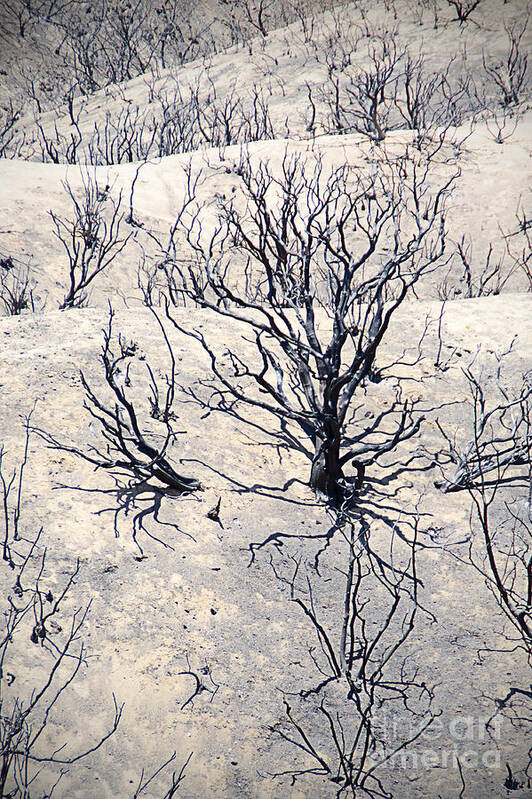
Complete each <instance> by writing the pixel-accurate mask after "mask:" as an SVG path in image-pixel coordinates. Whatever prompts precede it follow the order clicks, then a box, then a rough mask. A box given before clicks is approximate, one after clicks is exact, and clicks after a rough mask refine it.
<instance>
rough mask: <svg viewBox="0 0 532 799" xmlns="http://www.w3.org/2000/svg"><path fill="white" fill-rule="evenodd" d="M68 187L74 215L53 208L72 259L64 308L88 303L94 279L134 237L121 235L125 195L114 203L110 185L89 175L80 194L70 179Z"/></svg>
mask: <svg viewBox="0 0 532 799" xmlns="http://www.w3.org/2000/svg"><path fill="white" fill-rule="evenodd" d="M64 188H65V191H66V192H67V194H68V196H69V197H70V199H71V201H72V205H73V208H74V214H73V218H71V219H64V218H62V217H60V216H58V215H57V214H55V213H54V212H53V211H50V216H51V217H52V220H53V222H54V226H55V230H54V235H55V236H56V237H57V238H58V239H59V241H60V242H61V244H62V245H63V247H64V249H65V252H66V254H67V258H68V267H69V286H68V290H67V293H66V294H65V297H64V299H63V301H62V303H61V305H60V306H59V307H60V309H61V310H64V309H65V308H79V307H81V306H82V305H84V304H85V302H86V301H87V299H88V296H87V289H88V288H89V286H90V285H91V284H92V282H93V280H94V279H95V278H96V277H97V276H98V275H99V274H101V273H102V272H103V271H104V270H105V269H107V268H108V267H109V266H110V265H111V264H112V262H113V261H114V260H115V258H116V257H117V256H118V255H119V254H120V253H121V252H122V250H123V249H124V247H125V246H126V244H127V243H128V241H129V239H130V237H131V234H128V235H127V236H125V237H122V236H121V233H120V226H121V224H122V221H123V214H122V212H121V210H120V205H121V196H119V198H118V201H117V202H114V201H113V200H112V198H111V197H110V196H109V190H110V187H109V186H105V187H103V188H102V187H101V186H100V185H99V184H98V181H97V180H96V178H93V177H91V175H89V174H87V175H86V176H85V177H84V178H83V186H82V190H81V193H80V194H79V195H76V193H75V192H74V190H73V189H72V187H71V186H70V185H69V183H68V182H67V183H65V184H64Z"/></svg>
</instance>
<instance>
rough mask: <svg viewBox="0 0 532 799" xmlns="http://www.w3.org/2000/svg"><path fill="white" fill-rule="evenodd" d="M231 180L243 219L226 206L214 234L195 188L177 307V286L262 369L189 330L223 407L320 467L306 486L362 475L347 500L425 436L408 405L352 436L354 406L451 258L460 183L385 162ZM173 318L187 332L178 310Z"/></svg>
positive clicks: (242, 169) (180, 258)
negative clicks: (236, 183)
mask: <svg viewBox="0 0 532 799" xmlns="http://www.w3.org/2000/svg"><path fill="white" fill-rule="evenodd" d="M236 171H237V173H238V174H239V176H240V180H241V187H242V189H243V195H244V200H245V209H242V208H239V205H238V200H236V199H233V200H231V201H226V202H224V201H219V203H218V208H217V224H216V227H215V229H214V231H213V232H207V228H206V224H205V220H204V218H203V216H202V214H203V211H202V209H201V208H200V206H199V205H198V204H197V203H196V202H195V201H194V193H195V186H196V185H197V181H196V182H194V181H193V180H189V182H188V187H189V190H188V196H187V198H186V199H185V202H184V205H183V208H182V210H181V213H180V216H179V219H178V222H177V224H176V226H175V227H174V228H173V233H172V241H171V242H170V244H169V246H168V247H167V259H168V260H171V263H172V271H171V275H170V278H171V280H170V285H171V288H172V289H173V295H172V296H174V297H175V296H176V289H177V287H179V291H180V292H181V293H182V295H183V296H185V297H187V298H190V299H192V300H193V301H194V302H195V303H196V304H197V305H198V306H200V307H202V308H206V309H209V310H210V311H212V312H214V313H215V314H218V315H220V316H224V317H228V318H230V319H233V320H236V321H238V322H240V323H243V325H244V326H247V328H248V330H251V331H252V335H253V344H254V346H255V354H256V356H257V362H256V363H252V362H250V361H249V360H244V357H243V356H242V355H240V354H239V353H236V352H234V351H231V350H230V351H227V352H226V353H225V356H224V357H222V356H220V354H219V352H216V351H215V348H214V346H213V344H212V342H209V341H207V339H206V338H205V336H204V334H203V333H202V332H201V331H199V330H193V331H190V330H188V331H187V330H184V332H186V333H188V334H189V335H192V336H194V337H195V338H196V339H197V340H198V341H199V342H200V343H201V344H202V346H203V347H204V349H205V350H206V352H207V353H208V354H209V357H210V359H211V368H212V372H213V373H214V375H215V378H216V380H217V383H218V387H219V388H218V391H219V393H218V396H219V397H225V398H228V397H229V398H231V400H232V401H233V402H234V401H235V400H236V402H237V403H239V402H242V403H244V404H246V405H248V406H251V407H252V408H257V409H262V410H263V411H265V412H266V413H269V414H271V415H273V416H274V417H277V419H278V420H279V421H280V428H281V433H280V435H281V436H282V437H283V438H284V440H285V441H287V442H289V445H291V446H292V447H295V448H297V449H299V450H300V451H302V452H304V453H305V455H307V457H308V458H309V459H310V461H311V464H312V465H311V474H310V480H309V482H310V486H311V487H312V488H313V489H314V490H315V491H316V492H318V493H320V494H322V495H325V496H326V497H328V498H331V499H333V498H338V497H339V496H340V495H342V494H344V493H345V490H346V488H347V487H348V486H347V483H349V480H347V481H346V479H345V477H344V469H345V467H346V465H347V464H348V463H350V462H351V463H353V464H354V466H355V469H356V472H357V477H356V480H354V481H353V480H352V481H351V490H352V487H353V483H354V485H355V488H356V487H357V486H359V485H360V484H361V481H362V479H363V475H364V470H365V468H366V466H367V465H369V464H370V463H373V462H374V461H375V460H376V459H377V458H378V457H379V456H380V455H382V454H383V453H384V452H387V451H390V450H391V449H393V448H394V447H395V446H396V445H397V444H398V443H399V442H400V441H401V440H404V439H405V438H408V437H409V436H412V435H413V434H414V433H416V432H417V430H418V427H419V423H420V422H419V419H414V417H413V415H412V412H411V411H412V409H411V407H410V406H409V404H408V403H405V402H402V401H401V402H400V401H398V402H397V404H396V406H395V408H394V409H393V411H394V412H393V413H392V415H391V418H394V417H395V419H396V421H395V426H394V429H393V430H391V431H385V430H384V429H383V427H384V425H385V423H386V421H389V420H390V416H388V419H384V420H383V419H382V418H381V420H380V422H381V423H382V422H383V421H384V424H383V425H382V427H381V426H379V424H377V426H375V425H372V426H370V429H368V425H367V420H365V421H364V422H362V425H361V429H360V430H359V431H358V433H357V434H355V435H351V433H350V431H349V430H348V426H349V425H350V423H351V422H352V421H353V419H354V417H355V415H356V410H354V409H353V408H352V403H353V399H354V397H355V395H358V394H359V393H360V392H361V391H363V390H364V388H365V386H367V384H368V382H372V381H373V382H378V381H379V380H381V379H382V378H383V377H384V376H385V372H384V371H383V370H382V369H379V368H378V367H377V365H376V356H377V353H378V351H379V348H380V345H381V343H382V341H383V338H384V336H385V334H386V332H387V330H388V328H389V325H390V321H391V319H392V316H393V314H394V312H395V311H396V310H397V308H399V306H400V305H401V304H402V302H403V301H404V300H405V298H406V297H407V296H408V295H409V293H410V292H411V291H412V289H413V287H414V286H415V285H416V283H417V282H418V281H419V280H420V279H421V278H422V276H423V275H425V274H427V273H428V272H430V271H431V270H433V269H435V268H436V267H437V265H438V263H439V262H440V260H441V258H442V256H443V254H444V250H445V227H444V205H445V198H446V195H447V194H448V192H449V189H450V186H451V184H452V182H453V178H451V179H449V180H448V181H447V182H446V183H445V185H443V186H441V187H440V188H439V189H438V190H436V191H431V190H430V188H429V164H427V163H424V164H423V163H421V162H420V160H417V161H409V160H408V159H407V158H403V159H400V160H399V162H395V163H393V164H392V163H389V162H388V163H383V162H380V163H377V164H375V165H374V172H373V174H372V175H370V176H368V177H363V176H361V175H360V173H358V172H357V171H355V170H354V169H352V168H350V167H349V166H346V165H344V166H342V167H339V168H336V169H331V170H329V171H327V170H326V168H325V166H324V164H323V163H322V161H321V160H320V159H319V158H318V159H316V160H315V161H314V163H313V164H311V165H308V164H305V163H303V160H302V159H301V157H299V156H293V157H292V156H288V155H286V156H285V157H284V160H283V163H282V166H281V172H280V176H279V177H276V176H275V174H274V173H273V171H272V170H271V168H270V166H269V165H268V163H264V162H260V163H258V164H252V163H251V162H250V160H249V159H246V158H244V159H242V160H241V163H240V165H239V166H237V168H236ZM235 196H238V195H236V194H235ZM178 231H181V232H182V233H184V237H185V238H186V242H187V244H188V251H186V254H185V250H184V249H183V245H182V244H181V243H180V242H178V240H177V233H178ZM170 256H171V258H170ZM239 256H240V258H239ZM168 260H167V263H168ZM167 273H168V272H167ZM167 314H168V316H169V317H170V319H171V320H172V321H173V322H174V324H175V325H176V326H177V327H179V328H180V329H183V328H181V326H180V325H179V323H178V321H177V320H176V319H175V314H174V315H173V317H172V309H171V307H170V305H169V304H167ZM254 388H255V389H256V390H254ZM257 390H258V391H257ZM356 421H357V422H359V420H358V419H357V420H356ZM359 424H360V422H359ZM294 427H295V428H296V431H294ZM297 429H299V435H298V433H297ZM351 432H352V431H351ZM301 434H302V436H303V439H302V440H301ZM307 442H310V446H307Z"/></svg>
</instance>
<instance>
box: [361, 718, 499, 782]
mask: <svg viewBox="0 0 532 799" xmlns="http://www.w3.org/2000/svg"><path fill="white" fill-rule="evenodd" d="M501 724H502V722H501V719H500V718H497V717H494V718H492V717H489V716H469V715H459V714H456V715H454V716H452V717H450V718H448V719H447V720H445V721H444V720H443V719H442V718H440V717H438V718H435V719H434V720H433V722H432V724H430V726H428V727H427V728H426V729H425V730H423V731H422V732H419V729H418V730H416V728H415V726H414V725H410V724H409V723H406V722H405V721H404V720H401V719H398V718H397V717H393V716H391V717H389V718H387V719H385V720H384V725H383V726H381V727H380V730H379V732H380V736H379V737H381V740H385V741H386V743H387V747H388V749H387V752H380V753H378V754H377V753H375V754H374V756H373V758H372V759H373V760H375V761H376V762H378V761H379V760H381V762H382V761H384V762H386V763H387V765H391V766H393V767H394V768H403V769H408V770H410V769H413V770H418V769H430V768H452V769H459V768H460V769H473V768H474V769H478V768H487V769H495V768H499V767H500V765H501V753H500V750H499V748H498V746H497V742H498V741H500V739H501ZM406 741H411V743H410V744H409V745H407V746H404V747H402V744H403V743H404V742H406ZM395 747H397V748H396V749H395ZM394 750H395V751H394Z"/></svg>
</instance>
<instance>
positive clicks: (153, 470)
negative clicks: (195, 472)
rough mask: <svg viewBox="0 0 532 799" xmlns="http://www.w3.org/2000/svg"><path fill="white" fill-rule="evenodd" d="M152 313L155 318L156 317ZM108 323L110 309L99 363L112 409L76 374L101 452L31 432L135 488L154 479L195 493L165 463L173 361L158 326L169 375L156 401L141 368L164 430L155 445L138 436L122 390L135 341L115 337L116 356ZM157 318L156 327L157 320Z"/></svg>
mask: <svg viewBox="0 0 532 799" xmlns="http://www.w3.org/2000/svg"><path fill="white" fill-rule="evenodd" d="M153 313H154V315H155V312H153ZM113 318H114V311H113V309H112V308H110V310H109V321H108V325H107V329H106V330H104V331H103V334H104V343H103V346H102V351H101V355H100V358H101V362H102V365H103V368H104V372H105V381H106V383H107V386H108V387H109V388H110V389H111V392H112V395H113V396H114V407H113V405H112V404H109V403H106V402H105V401H104V400H102V399H100V398H99V397H98V396H97V395H96V393H95V392H94V390H93V388H92V387H91V386H90V384H89V382H88V380H87V379H86V377H85V375H84V373H83V372H80V375H81V382H82V384H83V388H84V389H85V396H86V400H85V408H86V409H87V411H88V412H89V414H90V415H91V416H92V418H93V419H94V420H95V421H96V422H98V424H99V425H100V427H101V434H102V438H103V440H104V442H105V449H104V450H103V449H100V448H98V447H95V446H90V447H89V448H88V449H87V451H84V450H80V449H78V448H77V447H73V446H68V445H66V444H61V443H60V442H58V441H57V440H56V439H55V438H54V437H53V436H51V435H50V434H49V433H47V432H45V431H43V430H39V429H36V431H37V432H38V433H39V435H41V437H43V438H44V440H45V441H47V443H48V444H49V445H50V446H51V447H53V448H57V449H62V450H65V451H67V452H72V453H74V454H75V455H78V456H79V457H81V458H83V459H84V460H86V461H88V462H89V463H92V464H94V466H95V467H96V468H98V469H106V470H108V471H110V472H119V473H123V474H124V473H125V474H127V475H129V476H130V477H131V478H132V479H133V481H136V482H138V483H146V482H147V481H149V480H150V479H155V480H158V481H159V482H161V483H163V485H165V486H166V487H167V488H171V489H173V490H174V491H177V492H180V493H183V492H188V491H195V490H197V489H199V488H200V487H201V486H200V483H199V482H198V481H197V480H195V479H194V478H191V477H184V476H183V475H181V474H179V473H178V472H177V471H176V470H175V469H174V467H173V466H172V464H171V463H170V460H169V459H168V450H169V449H170V447H171V445H172V444H173V442H174V441H175V439H176V437H177V432H176V431H175V430H174V428H173V421H174V419H175V418H176V416H175V413H174V411H173V410H172V403H173V401H174V395H175V388H176V383H175V359H174V355H173V352H172V348H171V346H170V343H169V341H168V338H167V336H166V333H165V331H164V327H163V326H162V324H161V325H160V326H161V330H162V331H163V337H164V340H165V343H166V345H167V347H168V352H169V354H170V360H171V374H170V375H169V376H168V375H167V376H166V387H165V390H164V398H163V397H161V393H160V388H159V386H158V384H157V381H156V380H155V376H154V374H153V371H152V369H151V367H150V365H149V364H146V368H147V371H148V374H149V378H150V397H149V401H150V406H151V414H150V415H151V417H152V419H155V420H156V421H158V422H160V423H162V424H163V425H164V428H165V434H164V436H163V437H162V443H158V444H157V445H155V444H153V443H151V441H150V440H149V437H148V436H147V435H146V433H144V432H143V431H142V428H141V423H140V421H139V418H138V411H137V410H136V409H135V406H134V404H133V402H132V400H131V399H130V397H129V396H128V390H127V389H128V387H129V386H130V385H131V382H132V377H131V374H132V362H133V359H134V357H135V355H137V354H138V352H137V349H138V347H137V344H136V342H134V341H127V340H126V339H125V338H124V337H123V336H121V335H120V336H119V337H118V352H115V351H114V350H113V341H112V339H113ZM156 318H157V321H158V322H159V324H160V321H159V318H158V317H156Z"/></svg>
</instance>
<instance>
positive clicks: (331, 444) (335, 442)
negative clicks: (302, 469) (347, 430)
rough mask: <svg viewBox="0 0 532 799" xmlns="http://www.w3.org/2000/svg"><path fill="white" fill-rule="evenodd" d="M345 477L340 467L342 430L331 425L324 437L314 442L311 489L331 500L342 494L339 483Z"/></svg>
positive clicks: (327, 427)
mask: <svg viewBox="0 0 532 799" xmlns="http://www.w3.org/2000/svg"><path fill="white" fill-rule="evenodd" d="M342 477H343V472H342V467H341V465H340V429H339V426H338V424H335V423H329V424H328V425H327V426H326V429H325V430H324V431H323V434H322V435H319V436H316V440H315V441H314V458H313V461H312V467H311V471H310V487H311V488H312V490H313V491H315V492H316V493H318V494H322V495H324V496H326V497H329V498H330V499H334V498H337V497H338V496H339V494H340V493H341V487H340V485H339V481H340V480H341V479H342Z"/></svg>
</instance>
